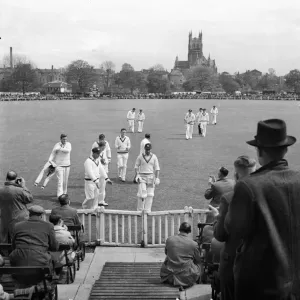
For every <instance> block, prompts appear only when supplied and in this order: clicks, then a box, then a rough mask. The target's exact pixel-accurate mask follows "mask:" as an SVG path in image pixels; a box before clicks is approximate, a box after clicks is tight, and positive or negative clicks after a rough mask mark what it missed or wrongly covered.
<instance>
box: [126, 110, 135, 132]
mask: <svg viewBox="0 0 300 300" xmlns="http://www.w3.org/2000/svg"><path fill="white" fill-rule="evenodd" d="M127 121H128V127H129V129H128V130H129V131H131V132H134V121H135V108H133V109H132V110H130V111H129V112H128V113H127Z"/></svg>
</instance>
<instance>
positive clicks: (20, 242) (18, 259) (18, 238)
mask: <svg viewBox="0 0 300 300" xmlns="http://www.w3.org/2000/svg"><path fill="white" fill-rule="evenodd" d="M44 213H45V211H44V209H43V208H42V207H41V206H39V205H33V206H31V207H30V208H29V219H28V220H27V221H22V222H19V223H17V224H16V225H15V227H14V230H13V238H12V247H13V251H12V253H11V254H10V256H9V258H10V262H11V265H12V266H14V267H22V266H26V267H27V266H29V267H30V266H45V267H49V268H52V258H51V254H50V251H56V250H57V249H58V244H57V242H56V239H55V233H54V227H53V225H52V224H51V223H49V222H46V221H44V220H43V214H44ZM18 281H20V282H21V283H23V284H26V282H27V283H28V284H29V281H30V282H31V281H33V278H26V277H24V278H23V276H22V279H21V278H19V279H18Z"/></svg>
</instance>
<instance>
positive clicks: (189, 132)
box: [185, 124, 194, 140]
mask: <svg viewBox="0 0 300 300" xmlns="http://www.w3.org/2000/svg"><path fill="white" fill-rule="evenodd" d="M193 131H194V125H190V124H186V132H185V137H186V139H187V140H188V139H192V138H193Z"/></svg>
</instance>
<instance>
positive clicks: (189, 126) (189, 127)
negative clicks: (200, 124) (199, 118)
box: [184, 109, 196, 140]
mask: <svg viewBox="0 0 300 300" xmlns="http://www.w3.org/2000/svg"><path fill="white" fill-rule="evenodd" d="M195 120H196V117H195V115H194V114H193V113H192V110H191V109H189V112H188V113H187V114H186V115H185V117H184V121H185V123H186V132H185V138H186V139H187V140H188V139H192V138H193V131H194V124H195Z"/></svg>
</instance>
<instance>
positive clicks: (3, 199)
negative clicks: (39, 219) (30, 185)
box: [0, 171, 33, 243]
mask: <svg viewBox="0 0 300 300" xmlns="http://www.w3.org/2000/svg"><path fill="white" fill-rule="evenodd" d="M32 201H33V197H32V195H31V193H30V192H29V190H28V189H27V188H26V186H25V180H24V179H23V178H18V174H17V173H16V172H14V171H9V172H7V175H6V181H5V183H4V187H3V188H1V189H0V210H1V228H0V242H1V243H10V242H11V234H12V229H13V227H14V225H15V224H16V223H17V222H20V221H24V220H28V218H29V213H28V209H27V206H26V205H27V204H29V203H31V202H32Z"/></svg>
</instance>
